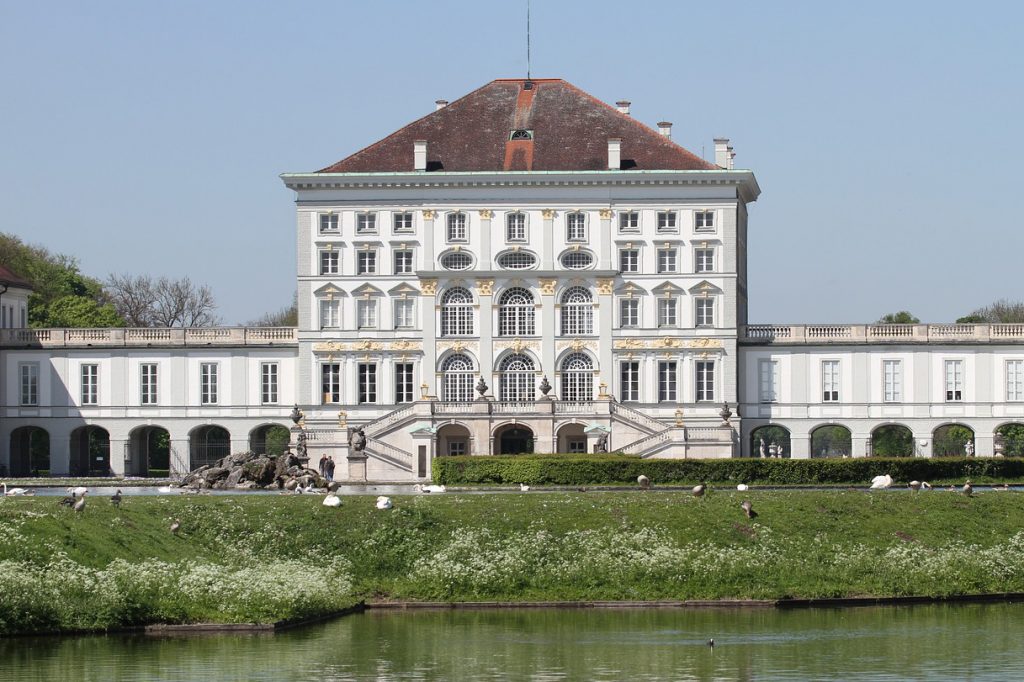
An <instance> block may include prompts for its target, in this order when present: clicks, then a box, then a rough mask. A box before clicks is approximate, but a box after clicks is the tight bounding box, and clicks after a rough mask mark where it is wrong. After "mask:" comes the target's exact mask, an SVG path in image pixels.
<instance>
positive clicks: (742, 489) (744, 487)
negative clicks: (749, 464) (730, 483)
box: [736, 483, 750, 493]
mask: <svg viewBox="0 0 1024 682" xmlns="http://www.w3.org/2000/svg"><path fill="white" fill-rule="evenodd" d="M736 490H739V491H740V492H741V493H742V492H746V491H747V490H750V486H749V485H747V484H746V483H739V484H737V486H736Z"/></svg>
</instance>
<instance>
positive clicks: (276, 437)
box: [249, 424, 292, 457]
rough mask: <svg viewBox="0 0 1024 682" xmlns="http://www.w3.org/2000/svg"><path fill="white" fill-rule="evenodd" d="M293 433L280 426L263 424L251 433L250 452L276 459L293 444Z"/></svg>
mask: <svg viewBox="0 0 1024 682" xmlns="http://www.w3.org/2000/svg"><path fill="white" fill-rule="evenodd" d="M291 439H292V432H291V431H289V430H288V427H286V426H281V425H280V424H263V425H261V426H257V427H256V428H255V429H253V430H252V431H250V432H249V452H252V453H255V454H257V455H271V456H273V457H276V456H278V455H280V454H281V453H282V452H284V450H285V448H287V447H288V443H289V442H291Z"/></svg>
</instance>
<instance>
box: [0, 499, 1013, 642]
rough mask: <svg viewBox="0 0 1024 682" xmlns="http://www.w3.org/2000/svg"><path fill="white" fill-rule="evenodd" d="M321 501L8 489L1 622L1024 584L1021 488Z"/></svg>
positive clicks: (29, 625) (941, 590)
mask: <svg viewBox="0 0 1024 682" xmlns="http://www.w3.org/2000/svg"><path fill="white" fill-rule="evenodd" d="M322 499H323V498H322V497H319V496H276V495H273V496H231V497H219V496H218V497H195V496H188V497H134V498H132V497H129V498H125V500H124V502H123V504H122V506H121V508H120V509H116V508H114V507H113V506H112V505H111V504H110V503H109V501H108V500H106V499H103V498H100V499H90V500H89V501H88V502H87V506H86V509H85V511H84V512H83V513H81V514H75V513H74V512H72V511H70V510H68V509H66V508H58V507H57V504H56V500H55V499H54V498H35V499H29V498H7V499H4V500H2V501H0V631H25V630H33V629H35V630H42V629H60V628H65V629H67V628H83V629H102V628H105V627H115V626H118V625H122V624H131V623H144V622H190V621H200V620H203V621H210V620H212V621H217V620H219V621H249V620H259V621H267V620H277V619H280V618H294V617H302V616H309V615H315V614H318V613H324V612H329V611H332V610H336V609H340V608H343V607H344V606H346V605H348V604H351V603H352V602H354V601H357V600H358V599H361V598H384V599H387V598H394V599H420V600H467V601H472V600H485V599H486V600H492V599H497V600H575V599H609V600H610V599H630V600H634V599H640V600H652V599H692V598H779V597H833V596H855V595H878V596H890V595H910V594H915V595H949V594H961V593H978V592H1004V591H1024V531H1022V530H1021V529H1022V528H1024V494H1021V493H1016V492H995V491H992V492H983V493H981V494H977V495H975V496H974V497H972V498H967V497H964V496H962V495H960V494H956V493H949V492H939V491H931V492H921V493H917V494H914V493H909V492H903V491H900V492H876V493H868V492H866V491H864V490H845V491H798V490H786V491H758V490H752V491H749V492H745V493H739V492H735V491H733V490H730V489H725V488H723V489H720V490H713V491H712V492H711V493H710V494H709V495H708V496H707V497H706V498H705V499H701V500H698V499H696V498H693V497H692V496H690V495H689V494H687V493H684V492H659V491H657V490H653V491H649V492H641V491H636V492H584V493H553V492H552V493H549V492H534V491H531V492H529V493H525V494H518V493H516V494H494V495H479V494H478V495H469V494H463V495H460V494H453V493H448V494H444V495H421V496H414V497H410V496H397V497H395V498H393V499H394V503H395V508H394V509H392V510H388V511H381V510H377V509H375V508H374V498H372V497H347V498H344V504H343V506H342V507H341V508H338V509H330V508H327V507H323V506H322V505H321V504H320V502H321V500H322ZM744 499H749V500H750V501H751V502H752V503H753V506H754V509H755V510H756V511H757V512H758V514H759V516H758V517H757V518H756V519H754V520H749V519H747V518H746V517H745V516H744V514H743V512H742V510H741V509H740V506H739V504H740V502H741V501H742V500H744ZM175 518H177V519H180V521H181V530H180V532H179V533H178V534H177V535H173V534H172V533H171V532H170V531H169V529H168V527H169V525H170V523H171V521H172V520H173V519H175ZM18 614H24V615H21V616H19V615H18Z"/></svg>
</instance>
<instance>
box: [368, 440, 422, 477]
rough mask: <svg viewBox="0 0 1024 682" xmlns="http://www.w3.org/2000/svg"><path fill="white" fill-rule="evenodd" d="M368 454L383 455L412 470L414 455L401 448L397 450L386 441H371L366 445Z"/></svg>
mask: <svg viewBox="0 0 1024 682" xmlns="http://www.w3.org/2000/svg"><path fill="white" fill-rule="evenodd" d="M366 452H368V453H369V454H371V455H373V454H377V455H383V456H384V457H387V458H389V459H391V460H394V461H395V462H397V463H399V464H401V465H402V466H404V467H405V468H407V469H409V470H412V463H413V459H414V458H413V454H412V453H411V452H406V451H405V450H403V449H401V448H396V447H395V446H394V445H388V444H387V443H385V442H384V441H379V440H371V441H370V442H368V443H367V444H366Z"/></svg>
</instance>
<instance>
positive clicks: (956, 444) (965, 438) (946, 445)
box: [932, 424, 974, 457]
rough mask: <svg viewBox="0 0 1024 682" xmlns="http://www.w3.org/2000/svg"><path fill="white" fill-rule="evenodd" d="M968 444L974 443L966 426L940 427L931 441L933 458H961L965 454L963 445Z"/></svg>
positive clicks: (972, 434)
mask: <svg viewBox="0 0 1024 682" xmlns="http://www.w3.org/2000/svg"><path fill="white" fill-rule="evenodd" d="M968 442H972V443H973V442H974V432H973V431H971V430H970V429H969V428H967V427H966V426H960V425H959V424H951V425H949V426H940V427H939V428H938V429H936V430H935V437H934V438H933V439H932V454H933V455H934V456H935V457H963V456H964V455H966V454H967V452H966V451H965V450H964V445H966V444H967V443H968Z"/></svg>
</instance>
